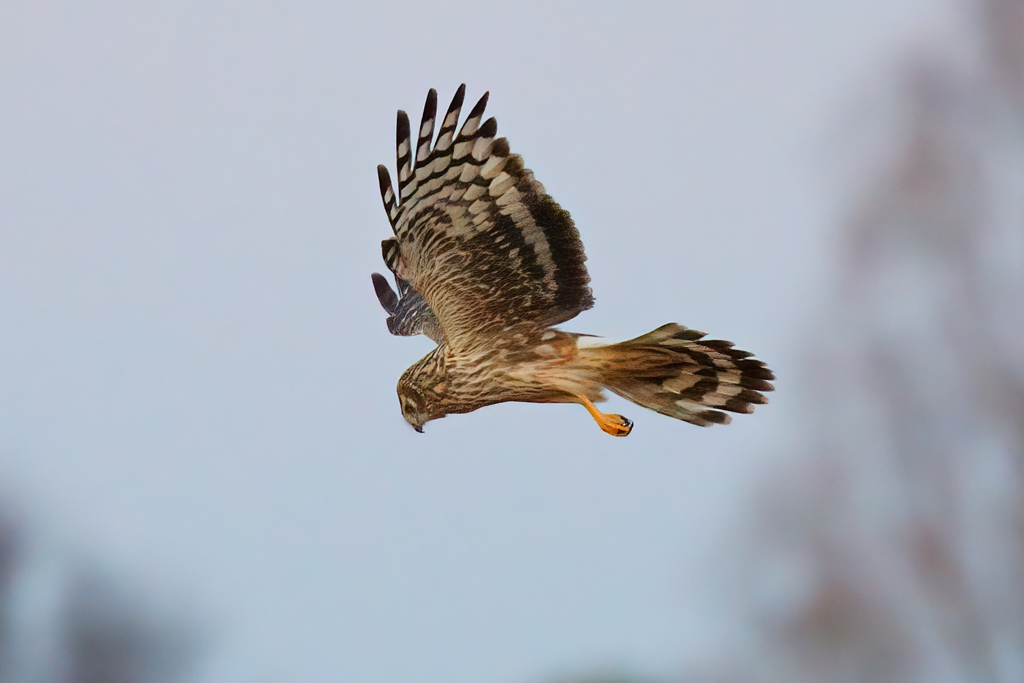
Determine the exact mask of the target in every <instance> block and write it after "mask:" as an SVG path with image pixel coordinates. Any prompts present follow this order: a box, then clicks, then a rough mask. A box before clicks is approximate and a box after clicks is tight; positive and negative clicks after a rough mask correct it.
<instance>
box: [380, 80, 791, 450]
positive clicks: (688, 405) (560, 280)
mask: <svg viewBox="0 0 1024 683" xmlns="http://www.w3.org/2000/svg"><path fill="white" fill-rule="evenodd" d="M465 92H466V86H465V85H462V86H460V87H459V89H458V91H457V92H456V93H455V97H454V99H453V100H452V103H451V105H450V106H449V107H448V111H447V112H446V113H445V115H444V118H443V119H441V123H440V128H439V130H438V131H437V136H436V139H435V138H434V129H435V124H436V120H437V119H436V114H437V93H436V92H435V91H434V90H430V92H429V93H428V94H427V102H426V106H424V108H423V118H422V119H421V122H420V126H419V128H418V129H417V131H416V136H415V137H413V136H412V134H411V131H410V127H409V117H408V116H407V115H406V113H405V112H404V111H399V112H398V134H397V140H396V144H397V148H398V188H397V190H396V188H395V187H394V186H393V185H392V183H391V177H390V175H389V174H388V170H387V168H386V167H385V166H378V167H377V173H378V176H379V179H380V191H381V197H382V198H383V200H384V208H385V210H386V211H387V215H388V220H389V221H390V223H391V228H392V230H393V231H394V237H389V238H388V239H386V240H384V241H383V243H382V244H381V246H382V250H383V254H384V262H385V264H387V267H388V269H389V270H390V271H391V272H392V273H393V274H394V277H395V283H396V285H397V289H398V291H397V292H395V290H394V289H392V288H391V285H390V284H389V283H388V281H387V279H386V278H385V277H384V276H382V275H380V274H379V273H374V274H373V276H372V278H373V286H374V289H375V290H376V293H377V298H378V299H379V300H380V303H381V305H382V306H383V307H384V310H386V311H387V313H388V319H387V324H388V329H389V330H390V331H391V333H392V334H396V335H416V334H421V333H422V334H425V335H427V336H428V337H429V338H430V339H432V340H433V341H434V342H436V343H437V347H436V348H435V349H434V350H433V351H431V352H430V353H428V354H427V355H426V356H425V357H424V358H423V359H422V360H420V361H419V362H418V363H416V364H415V365H413V366H412V367H410V368H409V369H408V370H406V371H405V374H403V375H402V378H401V379H400V380H399V381H398V398H399V401H400V403H401V407H402V415H403V416H404V417H405V419H406V421H407V422H409V424H411V425H412V426H413V427H414V428H415V429H416V431H418V432H422V431H423V425H424V424H426V423H427V422H428V421H430V420H436V419H438V418H441V417H444V416H446V415H450V414H453V413H468V412H471V411H473V410H476V409H477V408H483V407H484V406H489V405H493V404H495V403H503V402H505V401H524V402H529V403H577V404H580V405H582V406H583V407H584V408H586V409H587V410H588V411H589V412H590V414H591V415H592V416H593V418H594V420H595V421H596V422H597V424H598V425H599V426H600V427H601V429H602V430H604V431H605V432H607V433H608V434H611V435H613V436H626V435H628V434H629V433H630V431H631V430H632V428H633V423H632V422H631V421H630V420H628V419H626V418H625V417H623V416H621V415H613V414H606V413H602V412H601V411H600V410H598V409H597V407H596V406H595V405H594V404H595V403H598V402H600V401H603V400H604V398H605V396H604V389H608V390H609V391H612V392H613V393H615V394H618V395H619V396H622V397H623V398H626V399H629V400H630V401H632V402H633V403H636V404H637V405H641V406H643V407H645V408H650V409H651V410H654V411H656V412H659V413H661V414H662V415H668V416H669V417H674V418H676V419H678V420H683V421H685V422H689V423H691V424H695V425H700V426H705V427H706V426H710V425H712V424H726V423H728V422H729V419H730V418H729V415H728V414H726V413H724V412H722V411H723V410H725V411H730V412H734V413H750V412H753V407H752V406H753V405H754V404H759V403H766V402H767V400H766V399H765V397H764V395H763V394H762V393H761V392H765V391H771V390H772V389H773V387H772V385H771V384H770V383H769V380H773V379H775V377H774V375H772V372H771V371H770V370H769V369H768V368H767V367H766V366H765V364H764V363H762V362H761V361H758V360H754V359H753V358H750V355H751V354H749V353H747V352H746V351H740V350H738V349H734V348H733V345H732V343H730V342H727V341H717V340H711V341H709V340H705V339H704V336H705V335H704V333H703V332H697V331H696V330H691V329H687V328H686V327H683V326H682V325H677V324H675V323H669V324H668V325H664V326H662V327H659V328H658V329H656V330H654V331H653V332H648V333H647V334H645V335H643V336H640V337H637V338H636V339H630V340H629V341H624V342H619V343H611V342H605V341H603V340H602V339H601V338H599V337H593V336H590V335H584V334H576V333H572V332H565V331H562V330H559V329H557V328H555V325H558V324H560V323H564V322H566V321H567V320H569V319H571V318H573V317H575V316H576V315H577V314H578V313H580V312H581V311H585V310H587V309H589V308H591V307H592V306H593V305H594V297H593V295H592V294H591V291H590V286H589V283H590V276H589V275H588V273H587V269H586V267H585V266H584V261H585V260H586V257H585V256H584V253H583V243H582V242H581V241H580V234H579V231H578V230H577V229H576V225H575V223H574V222H573V220H572V218H570V216H569V212H568V211H566V210H565V209H563V208H562V207H560V206H559V205H558V204H557V203H556V202H555V200H554V199H552V198H551V197H550V196H549V195H548V194H547V192H546V191H545V190H544V186H543V185H541V184H540V183H539V182H537V181H536V180H535V179H534V177H533V172H532V171H530V170H528V169H526V168H525V167H524V166H523V159H522V157H520V156H519V155H518V154H512V153H511V152H510V151H509V144H508V140H506V139H505V138H499V137H496V133H497V122H496V121H495V120H494V119H493V118H489V119H487V120H486V121H484V120H483V115H484V107H485V106H486V104H487V97H488V94H487V93H485V94H484V96H483V97H481V98H480V101H479V102H477V104H476V106H475V107H473V110H472V111H471V112H470V113H469V117H468V118H467V119H466V121H465V123H463V124H462V127H461V128H458V125H457V124H458V121H459V114H460V112H461V110H462V102H463V98H464V96H465ZM457 129H458V132H457V133H456V130H457Z"/></svg>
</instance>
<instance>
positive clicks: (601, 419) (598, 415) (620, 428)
mask: <svg viewBox="0 0 1024 683" xmlns="http://www.w3.org/2000/svg"><path fill="white" fill-rule="evenodd" d="M578 398H579V399H580V404H581V405H582V406H583V407H584V408H586V409H587V411H588V412H589V413H590V414H591V416H593V418H594V421H595V422H597V426H598V427H600V428H601V431H603V432H604V433H605V434H611V435H612V436H629V433H630V432H631V431H633V421H632V420H630V419H629V418H627V417H623V416H622V415H615V414H607V413H602V412H601V411H600V410H598V409H597V408H596V407H595V406H594V404H593V402H591V400H590V399H588V398H587V397H586V396H579V397H578Z"/></svg>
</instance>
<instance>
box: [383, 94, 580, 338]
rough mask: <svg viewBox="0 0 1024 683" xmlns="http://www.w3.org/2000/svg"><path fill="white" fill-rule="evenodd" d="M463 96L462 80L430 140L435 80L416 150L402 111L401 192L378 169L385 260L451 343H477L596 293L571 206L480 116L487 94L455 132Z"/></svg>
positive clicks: (559, 318)
mask: <svg viewBox="0 0 1024 683" xmlns="http://www.w3.org/2000/svg"><path fill="white" fill-rule="evenodd" d="M464 95H465V85H463V86H460V87H459V89H458V92H456V94H455V98H454V99H453V100H452V103H451V106H449V108H448V111H447V113H446V114H445V117H444V119H443V121H442V123H441V126H440V130H439V132H438V135H437V140H436V142H435V143H434V145H433V147H431V139H432V137H433V132H434V126H435V119H436V109H437V94H436V93H435V91H434V90H431V91H430V93H429V95H428V96H427V103H426V106H425V107H424V111H423V118H422V122H421V124H420V127H419V130H418V131H417V133H418V136H417V142H416V146H415V150H414V148H413V144H412V136H411V131H410V127H409V119H408V116H406V114H405V113H404V112H399V113H398V126H397V136H396V143H397V144H396V148H397V160H398V192H397V194H396V193H395V190H394V187H393V186H392V183H391V177H390V175H389V173H388V170H387V168H386V167H384V166H379V167H378V174H379V179H380V188H381V197H382V199H383V200H384V207H385V209H386V211H387V213H388V218H389V220H390V222H391V226H392V229H393V230H394V233H395V237H393V238H390V239H388V240H385V241H384V243H383V251H384V257H385V261H386V262H387V264H388V267H389V269H390V270H391V271H392V272H393V273H394V274H395V276H396V279H397V280H398V281H399V282H402V281H404V282H407V283H408V284H409V285H410V286H411V288H412V289H413V290H414V291H415V293H417V294H418V295H419V296H420V297H422V300H423V301H424V302H425V305H426V307H427V311H429V313H430V314H431V315H434V316H436V320H437V322H438V325H439V327H440V329H441V330H442V331H443V336H444V338H446V339H447V341H448V343H449V344H451V345H453V346H460V345H470V346H471V345H474V344H476V343H480V342H482V341H483V340H485V339H487V338H490V337H491V336H493V335H494V334H497V333H499V332H501V331H502V330H504V329H507V328H509V327H511V326H514V325H515V324H517V323H521V322H531V323H534V324H537V325H541V326H550V325H555V324H558V323H561V322H565V321H566V320H569V319H571V318H573V317H575V316H576V315H577V314H578V313H580V312H581V311H585V310H587V309H588V308H590V307H591V306H593V302H594V299H593V296H592V294H591V291H590V287H589V282H590V276H589V275H588V273H587V270H586V266H585V265H584V261H585V260H586V256H585V255H584V252H583V244H582V242H581V241H580V237H579V232H578V231H577V229H576V226H575V224H574V223H573V221H572V218H571V217H570V216H569V213H568V212H567V211H565V210H564V209H562V208H561V207H560V206H559V205H558V204H557V203H556V202H555V201H554V199H552V198H551V197H550V196H549V195H548V194H547V193H546V192H545V190H544V186H543V185H541V184H540V183H539V182H537V181H536V180H535V179H534V177H533V173H532V172H531V171H529V170H528V169H526V168H524V167H523V161H522V157H520V156H519V155H517V154H512V153H511V152H510V150H509V145H508V141H507V140H506V139H505V138H495V135H496V132H497V122H496V121H495V120H494V119H493V118H490V119H488V120H487V121H485V122H483V123H482V124H481V121H482V119H483V113H484V108H485V106H486V104H487V97H488V96H487V94H485V95H484V96H483V97H482V98H481V99H480V101H479V102H478V103H477V105H476V106H475V107H474V108H473V110H472V112H470V114H469V117H468V118H467V119H466V122H465V123H464V124H463V125H462V128H461V130H460V131H459V133H458V135H457V136H456V135H455V130H456V126H457V123H458V119H459V114H460V112H461V109H462V102H463V97H464ZM389 289H390V288H389ZM378 294H379V291H378ZM382 303H383V299H382ZM385 308H386V306H385ZM389 312H390V311H389ZM420 315H426V314H425V313H420Z"/></svg>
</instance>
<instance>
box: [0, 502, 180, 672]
mask: <svg viewBox="0 0 1024 683" xmlns="http://www.w3.org/2000/svg"><path fill="white" fill-rule="evenodd" d="M27 537H28V534H27V533H26V532H25V529H24V527H23V525H21V524H19V523H18V521H17V520H16V518H15V516H14V515H13V514H11V513H10V512H9V511H5V512H3V513H0V683H172V682H173V681H178V680H182V677H183V676H184V675H185V673H186V672H187V671H188V669H189V666H190V665H191V664H192V663H193V662H194V660H195V655H196V652H197V648H196V646H197V640H196V638H195V631H194V629H192V628H191V625H190V624H188V623H186V622H185V621H183V620H182V619H180V618H176V617H171V616H169V615H167V614H165V613H163V612H161V611H160V610H159V609H157V608H156V607H154V606H153V605H152V604H150V602H149V601H148V600H147V599H145V598H144V597H140V596H139V595H136V594H135V593H133V592H132V591H130V590H128V589H127V588H125V587H124V586H123V584H122V583H121V582H116V581H113V580H111V579H109V578H107V577H105V576H104V575H102V574H101V573H99V572H97V571H94V570H91V569H88V568H86V567H83V566H78V565H68V564H67V563H64V564H65V565H67V566H61V567H60V568H59V570H58V571H54V565H55V564H56V565H61V564H62V563H61V562H60V561H58V560H55V559H54V558H43V560H42V561H40V558H38V557H33V553H34V552H36V551H34V550H33V549H31V548H30V545H31V544H30V543H28V542H27V541H28V540H30V539H28V538H27Z"/></svg>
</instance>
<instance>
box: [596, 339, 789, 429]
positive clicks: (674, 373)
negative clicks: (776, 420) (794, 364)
mask: <svg viewBox="0 0 1024 683" xmlns="http://www.w3.org/2000/svg"><path fill="white" fill-rule="evenodd" d="M704 336H705V335H704V333H703V332H698V331H697V330H690V329H687V328H685V327H683V326H682V325H677V324H675V323H669V324H668V325H663V326H662V327H659V328H658V329H656V330H654V331H653V332H648V333H647V334H645V335H643V336H640V337H637V338H636V339H630V340H629V341H624V342H620V343H618V344H609V345H607V346H590V345H588V344H587V342H586V341H585V339H586V338H580V339H579V340H578V342H577V343H578V345H579V359H580V361H583V363H585V364H586V365H587V366H588V367H589V368H591V369H595V370H597V371H598V375H599V377H600V379H599V380H598V381H600V383H601V384H602V385H603V386H605V387H606V388H607V389H609V390H610V391H612V392H614V393H616V394H618V395H619V396H621V397H623V398H625V399H628V400H630V401H632V402H633V403H636V404H637V405H640V406H643V407H644V408H650V409H651V410H654V411H656V412H659V413H661V414H662V415H668V416H669V417H674V418H676V419H677V420H683V421H684V422H689V423H690V424H695V425H699V426H701V427H710V426H711V425H713V424H728V423H729V422H730V420H731V418H730V416H729V415H728V414H727V413H725V412H722V411H729V412H733V413H752V412H754V405H760V404H764V403H767V402H768V399H767V398H765V397H764V395H763V394H762V393H761V392H765V391H772V390H774V388H775V387H773V386H772V385H771V384H770V383H769V380H773V379H775V375H774V374H772V371H771V370H769V369H768V368H767V367H766V366H765V364H764V363H762V362H761V361H759V360H755V359H753V358H750V356H751V355H752V354H750V353H748V352H746V351H740V350H738V349H734V348H733V345H732V343H731V342H727V341H719V340H708V341H702V339H703V337H704ZM580 342H582V343H580ZM591 408H593V405H592V404H591V405H590V406H589V407H588V410H590V409H591ZM595 410H596V409H593V410H591V414H593V413H594V411H595ZM598 414H601V415H603V414H602V413H598ZM614 417H621V416H614ZM595 419H598V418H597V415H595ZM622 420H624V421H625V422H628V420H625V418H622ZM598 424H601V420H600V419H598ZM631 426H632V425H630V427H631ZM602 428H604V426H602ZM605 431H608V433H610V434H611V433H615V432H613V431H609V430H608V429H605ZM628 433H629V430H628V429H626V430H625V434H628ZM625 434H619V433H616V434H615V435H616V436H625Z"/></svg>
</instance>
